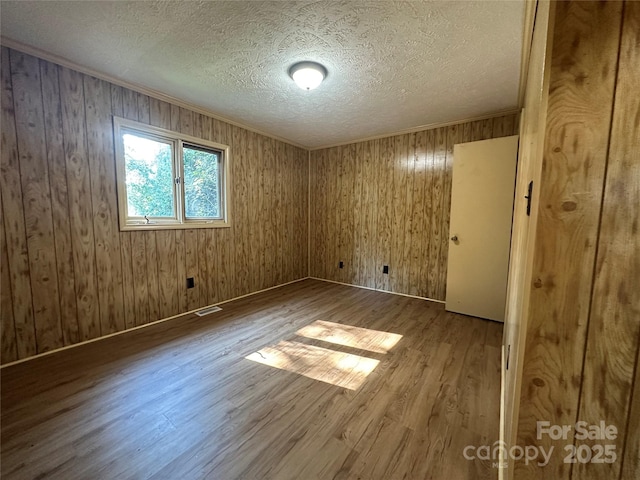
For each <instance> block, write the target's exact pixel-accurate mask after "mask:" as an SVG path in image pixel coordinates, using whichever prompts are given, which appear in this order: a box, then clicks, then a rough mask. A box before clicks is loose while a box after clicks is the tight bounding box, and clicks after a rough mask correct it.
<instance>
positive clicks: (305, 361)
mask: <svg viewBox="0 0 640 480" xmlns="http://www.w3.org/2000/svg"><path fill="white" fill-rule="evenodd" d="M352 328H353V327H352ZM312 338H313V337H312ZM341 345H342V344H341ZM245 358H246V359H247V360H252V361H254V362H258V363H261V364H263V365H269V366H271V367H275V368H279V369H281V370H286V371H288V372H293V373H297V374H299V375H304V376H305V377H308V378H312V379H314V380H318V381H321V382H325V383H330V384H331V385H336V386H338V387H342V388H347V389H349V390H357V389H358V388H359V387H360V386H361V385H362V383H363V382H364V381H365V380H366V378H367V376H368V375H369V374H370V373H371V372H372V371H373V370H374V369H375V368H376V367H377V366H378V364H379V363H380V361H379V360H374V359H373V358H367V357H362V356H359V355H353V354H351V353H344V352H336V351H334V350H330V349H327V348H321V347H315V346H313V345H305V344H303V343H298V342H289V341H285V340H283V341H281V342H279V343H278V344H276V345H273V346H270V347H265V348H263V349H261V350H259V351H257V352H255V353H252V354H251V355H249V356H248V357H245Z"/></svg>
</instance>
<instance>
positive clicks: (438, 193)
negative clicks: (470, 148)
mask: <svg viewBox="0 0 640 480" xmlns="http://www.w3.org/2000/svg"><path fill="white" fill-rule="evenodd" d="M515 128H517V123H516V121H515V115H506V116H500V117H496V118H491V119H488V120H483V121H479V122H471V123H463V124H460V125H453V126H450V127H441V128H437V129H433V130H423V131H420V132H415V133H409V134H405V135H397V136H393V137H385V138H380V139H376V140H370V141H367V142H359V143H356V144H350V145H342V146H338V147H333V148H327V149H322V150H315V151H312V152H311V167H310V168H311V212H310V214H311V229H310V235H311V239H310V240H311V245H312V249H313V252H312V253H313V255H312V265H311V276H314V277H318V278H325V279H328V280H334V281H340V282H345V283H350V284H354V285H362V286H366V287H371V288H378V289H381V290H388V291H393V292H397V293H406V294H410V295H418V296H422V297H429V298H433V299H437V300H444V296H445V284H446V274H447V272H446V265H447V252H448V246H449V235H448V232H449V206H450V203H451V198H450V197H451V167H452V164H453V145H454V144H455V143H460V142H465V141H472V140H476V139H484V138H491V137H493V136H495V137H499V136H508V135H513V134H514V133H517V131H514V129H515ZM474 135H475V137H476V138H474ZM340 261H343V262H344V268H343V269H340V268H339V262H340ZM384 265H389V274H388V275H387V274H383V273H382V267H383V266H384Z"/></svg>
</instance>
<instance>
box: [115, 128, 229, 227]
mask: <svg viewBox="0 0 640 480" xmlns="http://www.w3.org/2000/svg"><path fill="white" fill-rule="evenodd" d="M127 132H131V133H134V134H135V135H139V136H141V137H147V138H149V139H152V140H157V141H160V142H163V143H168V144H170V145H171V148H172V160H173V162H172V171H173V176H174V182H173V196H174V205H175V216H174V217H148V220H147V219H146V218H145V217H134V216H130V215H129V213H128V202H127V183H126V165H125V159H124V142H123V140H122V135H123V134H125V133H127ZM113 133H114V141H115V156H116V187H117V192H118V214H119V218H120V230H121V231H130V230H163V229H187V228H224V227H230V226H231V223H230V218H229V217H230V208H229V204H230V201H229V199H230V198H231V189H230V185H231V183H230V177H231V175H230V155H229V150H230V148H229V146H228V145H222V144H220V143H215V142H210V141H209V140H203V139H202V138H196V137H192V136H190V135H184V134H182V133H178V132H173V131H171V130H166V129H164V128H160V127H154V126H151V125H146V124H144V123H140V122H136V121H133V120H127V119H125V118H120V117H116V116H114V117H113ZM184 146H186V147H187V148H189V146H192V147H196V148H204V149H209V150H215V151H217V152H219V153H220V165H219V170H218V174H219V176H220V180H219V192H220V208H221V210H222V217H221V218H215V219H214V218H211V219H205V218H195V219H194V218H187V217H186V214H185V202H184V181H183V180H184V159H183V154H182V152H183V147H184Z"/></svg>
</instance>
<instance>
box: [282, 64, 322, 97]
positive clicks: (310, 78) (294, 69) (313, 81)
mask: <svg viewBox="0 0 640 480" xmlns="http://www.w3.org/2000/svg"><path fill="white" fill-rule="evenodd" d="M289 75H290V76H291V78H293V81H294V82H296V85H298V86H299V87H300V88H302V89H303V90H313V89H314V88H316V87H317V86H318V85H320V84H321V83H322V81H323V80H324V78H325V77H326V76H327V69H326V68H324V67H323V66H322V65H320V64H319V63H316V62H298V63H296V64H294V65H292V66H291V68H290V69H289Z"/></svg>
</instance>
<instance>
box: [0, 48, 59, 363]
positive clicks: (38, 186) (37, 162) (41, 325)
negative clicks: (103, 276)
mask: <svg viewBox="0 0 640 480" xmlns="http://www.w3.org/2000/svg"><path fill="white" fill-rule="evenodd" d="M10 58H11V81H12V86H13V104H14V109H15V128H16V138H17V147H18V157H19V162H20V181H21V183H22V202H23V206H24V221H25V228H26V230H27V249H28V252H29V273H30V275H29V277H30V279H31V292H32V299H33V313H34V324H35V332H36V344H37V346H38V351H47V350H53V349H56V348H59V347H61V346H63V345H64V343H63V338H62V326H61V323H60V303H59V293H58V275H57V271H56V258H55V243H54V237H53V217H52V212H51V210H52V207H51V189H50V186H49V168H48V165H47V155H46V148H47V147H46V141H45V134H44V133H45V131H44V111H43V106H42V105H43V102H42V89H41V82H40V66H39V64H38V59H37V58H34V57H30V56H28V55H23V54H19V53H15V52H11V54H10Z"/></svg>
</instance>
